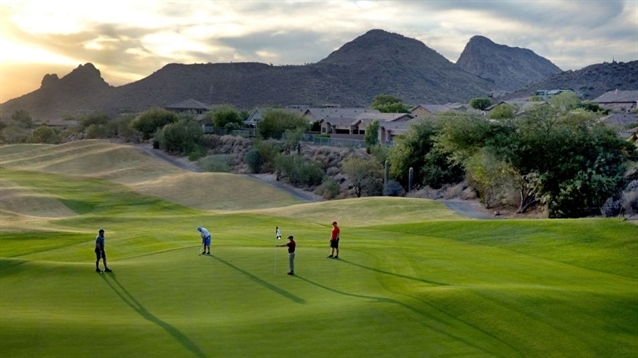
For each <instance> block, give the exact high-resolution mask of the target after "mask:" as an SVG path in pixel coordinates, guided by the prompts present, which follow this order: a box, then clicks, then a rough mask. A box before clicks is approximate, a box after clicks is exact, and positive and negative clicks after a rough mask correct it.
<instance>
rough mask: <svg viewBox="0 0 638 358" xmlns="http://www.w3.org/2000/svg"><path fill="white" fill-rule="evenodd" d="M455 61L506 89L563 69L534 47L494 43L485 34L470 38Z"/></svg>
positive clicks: (531, 81) (519, 86) (463, 67)
mask: <svg viewBox="0 0 638 358" xmlns="http://www.w3.org/2000/svg"><path fill="white" fill-rule="evenodd" d="M456 64H457V65H458V66H459V67H461V68H462V69H464V70H465V71H467V72H469V73H472V74H474V75H476V76H479V77H481V78H485V79H488V80H490V81H493V82H494V84H495V86H496V88H497V89H499V90H506V91H515V90H518V89H520V88H523V87H524V86H526V85H529V84H532V83H535V82H538V81H542V80H544V79H546V78H547V77H549V76H551V75H554V74H557V73H560V72H562V70H561V69H560V68H558V66H556V65H554V64H553V63H552V62H550V61H549V60H548V59H546V58H544V57H541V56H539V55H537V54H536V53H534V52H533V51H532V50H529V49H523V48H519V47H509V46H506V45H499V44H495V43H494V42H492V40H490V39H488V38H486V37H483V36H474V37H472V38H471V39H470V41H469V42H468V43H467V45H466V46H465V49H464V50H463V52H462V53H461V56H460V57H459V59H458V61H456Z"/></svg>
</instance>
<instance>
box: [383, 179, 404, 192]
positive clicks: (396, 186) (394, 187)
mask: <svg viewBox="0 0 638 358" xmlns="http://www.w3.org/2000/svg"><path fill="white" fill-rule="evenodd" d="M404 193H405V191H404V190H403V187H402V186H401V184H400V183H399V182H398V181H396V180H389V181H388V182H387V183H385V185H383V195H384V196H403V195H404Z"/></svg>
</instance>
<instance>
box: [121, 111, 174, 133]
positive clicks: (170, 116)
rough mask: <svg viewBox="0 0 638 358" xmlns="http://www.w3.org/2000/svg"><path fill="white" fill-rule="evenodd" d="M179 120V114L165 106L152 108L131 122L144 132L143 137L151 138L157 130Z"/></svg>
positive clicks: (135, 127) (132, 125) (136, 128)
mask: <svg viewBox="0 0 638 358" xmlns="http://www.w3.org/2000/svg"><path fill="white" fill-rule="evenodd" d="M177 121H179V116H178V115H177V113H175V112H171V111H168V110H166V109H164V108H158V107H156V108H151V109H149V110H147V111H145V112H143V113H141V114H140V115H138V116H137V117H135V119H134V120H133V121H132V122H131V127H132V128H133V129H135V130H137V131H139V132H140V133H142V139H143V140H147V139H150V138H151V137H152V136H153V134H155V132H157V130H158V129H159V130H161V129H162V128H163V127H164V126H165V125H167V124H171V123H175V122H177Z"/></svg>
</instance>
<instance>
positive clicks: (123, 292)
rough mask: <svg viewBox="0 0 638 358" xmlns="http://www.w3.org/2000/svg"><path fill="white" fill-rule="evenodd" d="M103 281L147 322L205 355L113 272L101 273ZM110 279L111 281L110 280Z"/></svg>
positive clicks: (185, 345)
mask: <svg viewBox="0 0 638 358" xmlns="http://www.w3.org/2000/svg"><path fill="white" fill-rule="evenodd" d="M100 277H102V279H103V280H104V282H106V284H107V285H109V286H110V287H111V289H112V290H113V292H115V294H116V295H118V296H119V297H120V298H121V299H122V301H124V303H126V304H127V305H129V307H131V308H132V309H133V310H134V311H135V312H137V313H138V314H139V315H140V316H142V317H144V319H146V320H147V321H149V322H152V323H155V324H156V325H158V326H159V327H161V328H162V329H164V330H165V331H166V332H167V333H168V334H170V335H171V336H172V337H173V338H175V340H176V341H177V342H179V343H180V344H181V345H182V346H184V348H186V349H188V350H189V351H191V352H192V353H193V354H194V355H195V356H196V357H206V354H204V352H202V350H201V349H200V348H199V347H198V346H197V345H196V344H195V343H194V342H193V341H191V340H190V339H189V338H188V337H187V336H186V335H185V334H184V333H182V332H180V331H179V330H178V329H177V328H175V327H173V326H171V325H170V324H168V323H166V322H164V321H162V320H161V319H159V318H157V317H156V316H154V315H153V314H152V313H150V312H149V311H148V310H147V309H146V308H144V306H142V304H141V303H140V302H138V301H137V300H136V299H135V297H133V295H131V293H130V292H128V290H127V289H126V288H124V286H122V284H121V283H120V282H119V281H118V280H117V277H116V275H115V273H113V272H109V273H105V274H103V275H100ZM111 281H112V282H111Z"/></svg>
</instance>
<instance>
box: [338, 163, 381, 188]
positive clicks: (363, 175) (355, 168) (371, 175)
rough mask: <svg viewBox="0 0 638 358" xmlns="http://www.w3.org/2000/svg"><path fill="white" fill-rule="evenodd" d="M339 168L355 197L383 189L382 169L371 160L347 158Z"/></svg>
mask: <svg viewBox="0 0 638 358" xmlns="http://www.w3.org/2000/svg"><path fill="white" fill-rule="evenodd" d="M341 168H342V169H343V172H344V173H345V174H346V176H348V179H349V180H350V182H351V183H352V187H353V188H354V192H355V195H356V196H357V197H361V194H363V193H371V192H374V191H375V190H376V191H378V190H377V188H382V187H383V175H382V169H383V168H381V166H380V165H379V163H377V162H376V160H374V159H373V158H368V159H364V158H359V157H354V156H353V157H349V158H348V159H346V160H344V161H343V163H341Z"/></svg>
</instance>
